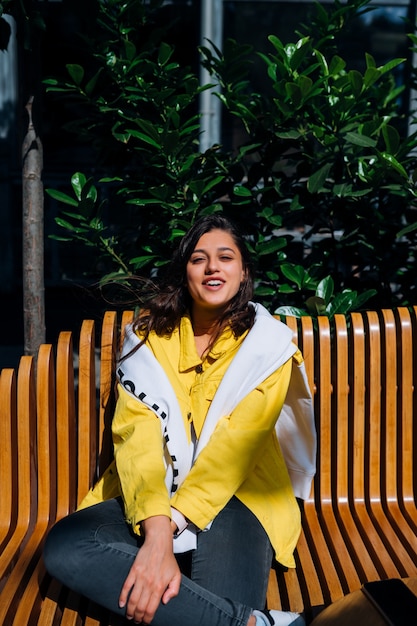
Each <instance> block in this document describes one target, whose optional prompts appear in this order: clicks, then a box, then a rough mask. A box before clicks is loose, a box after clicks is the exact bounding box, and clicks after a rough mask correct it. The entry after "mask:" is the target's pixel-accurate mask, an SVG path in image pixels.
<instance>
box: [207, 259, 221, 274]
mask: <svg viewBox="0 0 417 626" xmlns="http://www.w3.org/2000/svg"><path fill="white" fill-rule="evenodd" d="M217 269H218V268H217V262H216V259H215V258H208V259H207V265H206V273H207V274H214V272H216V271H217Z"/></svg>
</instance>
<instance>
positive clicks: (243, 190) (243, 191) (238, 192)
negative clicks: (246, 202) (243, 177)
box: [233, 185, 252, 198]
mask: <svg viewBox="0 0 417 626" xmlns="http://www.w3.org/2000/svg"><path fill="white" fill-rule="evenodd" d="M233 193H234V194H235V196H241V197H245V198H249V197H252V191H251V190H250V189H248V188H247V187H243V186H242V185H236V187H234V188H233Z"/></svg>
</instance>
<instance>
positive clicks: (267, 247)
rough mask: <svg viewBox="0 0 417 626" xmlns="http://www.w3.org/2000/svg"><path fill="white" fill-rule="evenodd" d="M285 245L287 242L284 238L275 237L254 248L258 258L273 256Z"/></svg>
mask: <svg viewBox="0 0 417 626" xmlns="http://www.w3.org/2000/svg"><path fill="white" fill-rule="evenodd" d="M286 245H287V240H286V239H285V238H284V237H275V238H274V239H269V240H268V241H263V242H262V243H259V244H258V245H257V246H256V251H257V253H258V254H259V255H260V256H263V255H265V254H273V253H274V252H277V251H278V250H282V248H285V246H286Z"/></svg>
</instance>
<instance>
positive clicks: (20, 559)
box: [0, 307, 417, 626]
mask: <svg viewBox="0 0 417 626" xmlns="http://www.w3.org/2000/svg"><path fill="white" fill-rule="evenodd" d="M132 315H133V313H132V312H131V311H126V312H123V313H120V314H117V313H116V312H114V311H108V312H106V313H105V315H104V317H103V320H102V321H101V323H100V324H99V323H97V322H96V321H93V320H85V321H84V322H83V324H82V327H81V330H80V335H79V337H74V336H73V335H72V334H71V333H70V332H67V331H63V332H62V333H61V334H60V336H59V339H58V341H57V345H56V346H53V345H50V344H44V345H42V346H41V347H40V349H39V353H38V355H37V358H36V359H34V358H33V357H31V356H23V357H22V358H21V360H20V365H19V368H18V371H17V372H15V371H14V370H11V369H3V370H2V371H1V374H0V476H1V480H2V487H1V498H0V625H5V626H24V625H30V626H32V625H33V626H35V625H39V626H58V625H61V626H67V625H68V626H69V625H71V626H82V625H84V626H99V625H100V626H111V625H117V624H122V623H125V622H124V620H121V619H120V618H118V617H116V616H114V615H110V614H109V613H108V612H106V611H105V610H103V609H101V608H100V607H98V606H96V605H94V604H92V603H90V602H89V601H87V600H86V599H85V598H82V597H80V596H78V595H77V594H75V593H73V592H71V591H69V590H68V589H66V588H64V587H62V586H61V585H60V584H59V583H58V582H57V581H55V580H52V579H51V578H50V576H49V575H48V574H47V573H46V571H45V568H44V566H43V562H42V556H41V555H42V546H43V542H44V539H45V536H46V534H47V532H48V529H49V528H50V527H51V526H52V525H53V524H54V523H55V521H56V520H58V519H60V518H62V517H63V516H65V515H67V514H68V513H69V512H71V511H73V510H74V509H75V508H76V507H77V505H78V503H79V502H80V501H81V499H82V498H83V496H84V495H85V493H86V492H87V490H88V489H89V487H90V486H91V485H92V484H93V483H94V481H95V480H96V479H97V477H98V476H100V475H101V473H102V472H103V470H104V469H105V468H106V467H107V465H108V463H109V462H110V460H111V455H112V452H111V449H112V446H111V433H110V425H111V418H112V414H113V410H114V393H113V390H114V355H115V353H116V348H117V347H118V345H119V344H118V342H119V340H120V339H119V338H120V335H121V333H120V329H123V328H124V326H125V324H126V323H128V322H129V321H130V320H131V319H132ZM284 321H285V322H286V323H287V324H288V325H289V326H290V328H291V329H292V331H293V333H294V341H295V342H296V343H297V344H298V345H299V346H300V348H301V350H302V352H303V354H304V358H305V362H306V369H307V375H308V379H309V382H310V386H311V389H312V391H313V394H314V402H315V411H316V420H317V432H318V444H319V446H318V459H317V475H316V477H315V480H314V484H313V489H312V493H311V496H310V498H309V500H308V501H306V502H305V505H304V510H303V531H302V534H301V537H300V539H299V542H298V546H297V550H296V555H295V556H296V562H297V568H296V569H295V570H288V571H282V570H281V569H279V568H277V569H272V570H271V573H270V582H269V588H268V605H269V606H270V608H277V609H280V608H281V609H284V610H293V611H305V613H306V617H307V619H308V621H310V620H311V619H313V617H314V616H315V615H317V614H318V613H319V612H320V611H321V610H322V609H323V608H324V607H326V606H328V605H329V604H331V603H332V602H334V601H336V600H338V599H340V598H341V597H343V596H344V595H346V594H348V593H350V592H351V591H354V590H356V589H359V588H360V587H361V586H362V584H363V583H364V582H366V581H372V580H379V579H385V578H393V577H399V578H405V577H415V576H417V507H416V497H415V491H416V480H417V478H416V474H417V472H416V455H417V446H416V437H417V432H416V431H417V420H416V419H414V418H415V417H417V398H416V392H415V389H416V380H417V307H414V308H410V309H407V308H404V307H403V308H398V309H395V310H383V311H378V312H376V311H368V312H365V313H354V314H351V315H349V316H342V315H338V316H336V317H335V318H334V319H333V320H332V321H329V320H328V319H327V318H325V317H319V318H317V319H312V318H310V317H305V318H302V319H301V320H296V319H295V318H287V319H286V320H284ZM75 342H76V343H75ZM74 344H75V349H74Z"/></svg>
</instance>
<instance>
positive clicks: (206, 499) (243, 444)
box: [171, 359, 292, 528]
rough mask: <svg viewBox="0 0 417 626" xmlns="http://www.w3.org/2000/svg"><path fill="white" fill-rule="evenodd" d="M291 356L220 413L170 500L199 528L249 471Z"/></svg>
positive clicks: (283, 389) (268, 429)
mask: <svg viewBox="0 0 417 626" xmlns="http://www.w3.org/2000/svg"><path fill="white" fill-rule="evenodd" d="M291 370H292V359H290V360H289V361H287V362H286V363H284V365H282V366H281V367H280V368H279V369H278V370H277V371H276V372H274V373H273V374H271V375H270V376H269V377H268V378H267V379H266V380H265V381H264V382H263V383H262V384H261V385H259V386H258V387H257V388H256V389H254V390H253V391H251V392H250V393H249V394H248V395H247V396H246V397H245V398H244V399H243V400H242V401H241V402H240V403H239V404H238V406H237V407H236V408H235V409H234V410H233V411H232V413H231V414H230V415H227V416H225V417H223V418H221V419H220V420H219V422H218V424H217V426H216V428H215V430H214V432H213V433H212V435H211V438H210V440H209V442H208V444H207V445H206V446H205V448H204V449H203V450H202V451H201V453H200V455H199V456H198V458H197V460H196V462H195V464H194V466H193V467H192V469H191V471H190V473H189V474H188V476H187V478H186V479H185V480H184V482H183V484H182V485H181V487H180V488H179V489H178V491H177V492H176V493H175V494H174V496H173V497H172V499H171V505H172V506H173V507H174V508H176V509H178V510H179V511H181V513H182V514H183V515H185V517H186V518H187V519H190V520H191V521H192V522H193V523H194V524H196V526H198V527H199V528H205V526H206V525H207V524H208V523H209V522H210V521H211V520H212V519H214V517H215V516H216V515H217V514H218V513H219V511H220V510H221V509H222V508H223V507H224V506H225V504H226V503H227V502H228V500H229V499H230V498H231V497H232V496H233V495H234V494H235V493H236V491H237V490H238V488H239V487H240V486H241V484H242V483H243V482H244V480H245V479H246V478H247V477H248V476H249V474H250V473H251V472H252V470H253V469H254V467H255V466H256V464H257V462H258V461H259V459H260V458H261V457H262V454H263V449H264V447H265V444H266V442H267V440H268V438H269V437H271V436H272V432H273V431H274V428H275V424H276V420H277V415H279V413H280V411H281V408H282V405H283V403H284V401H285V397H286V394H287V390H288V385H289V381H290V377H291Z"/></svg>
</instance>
